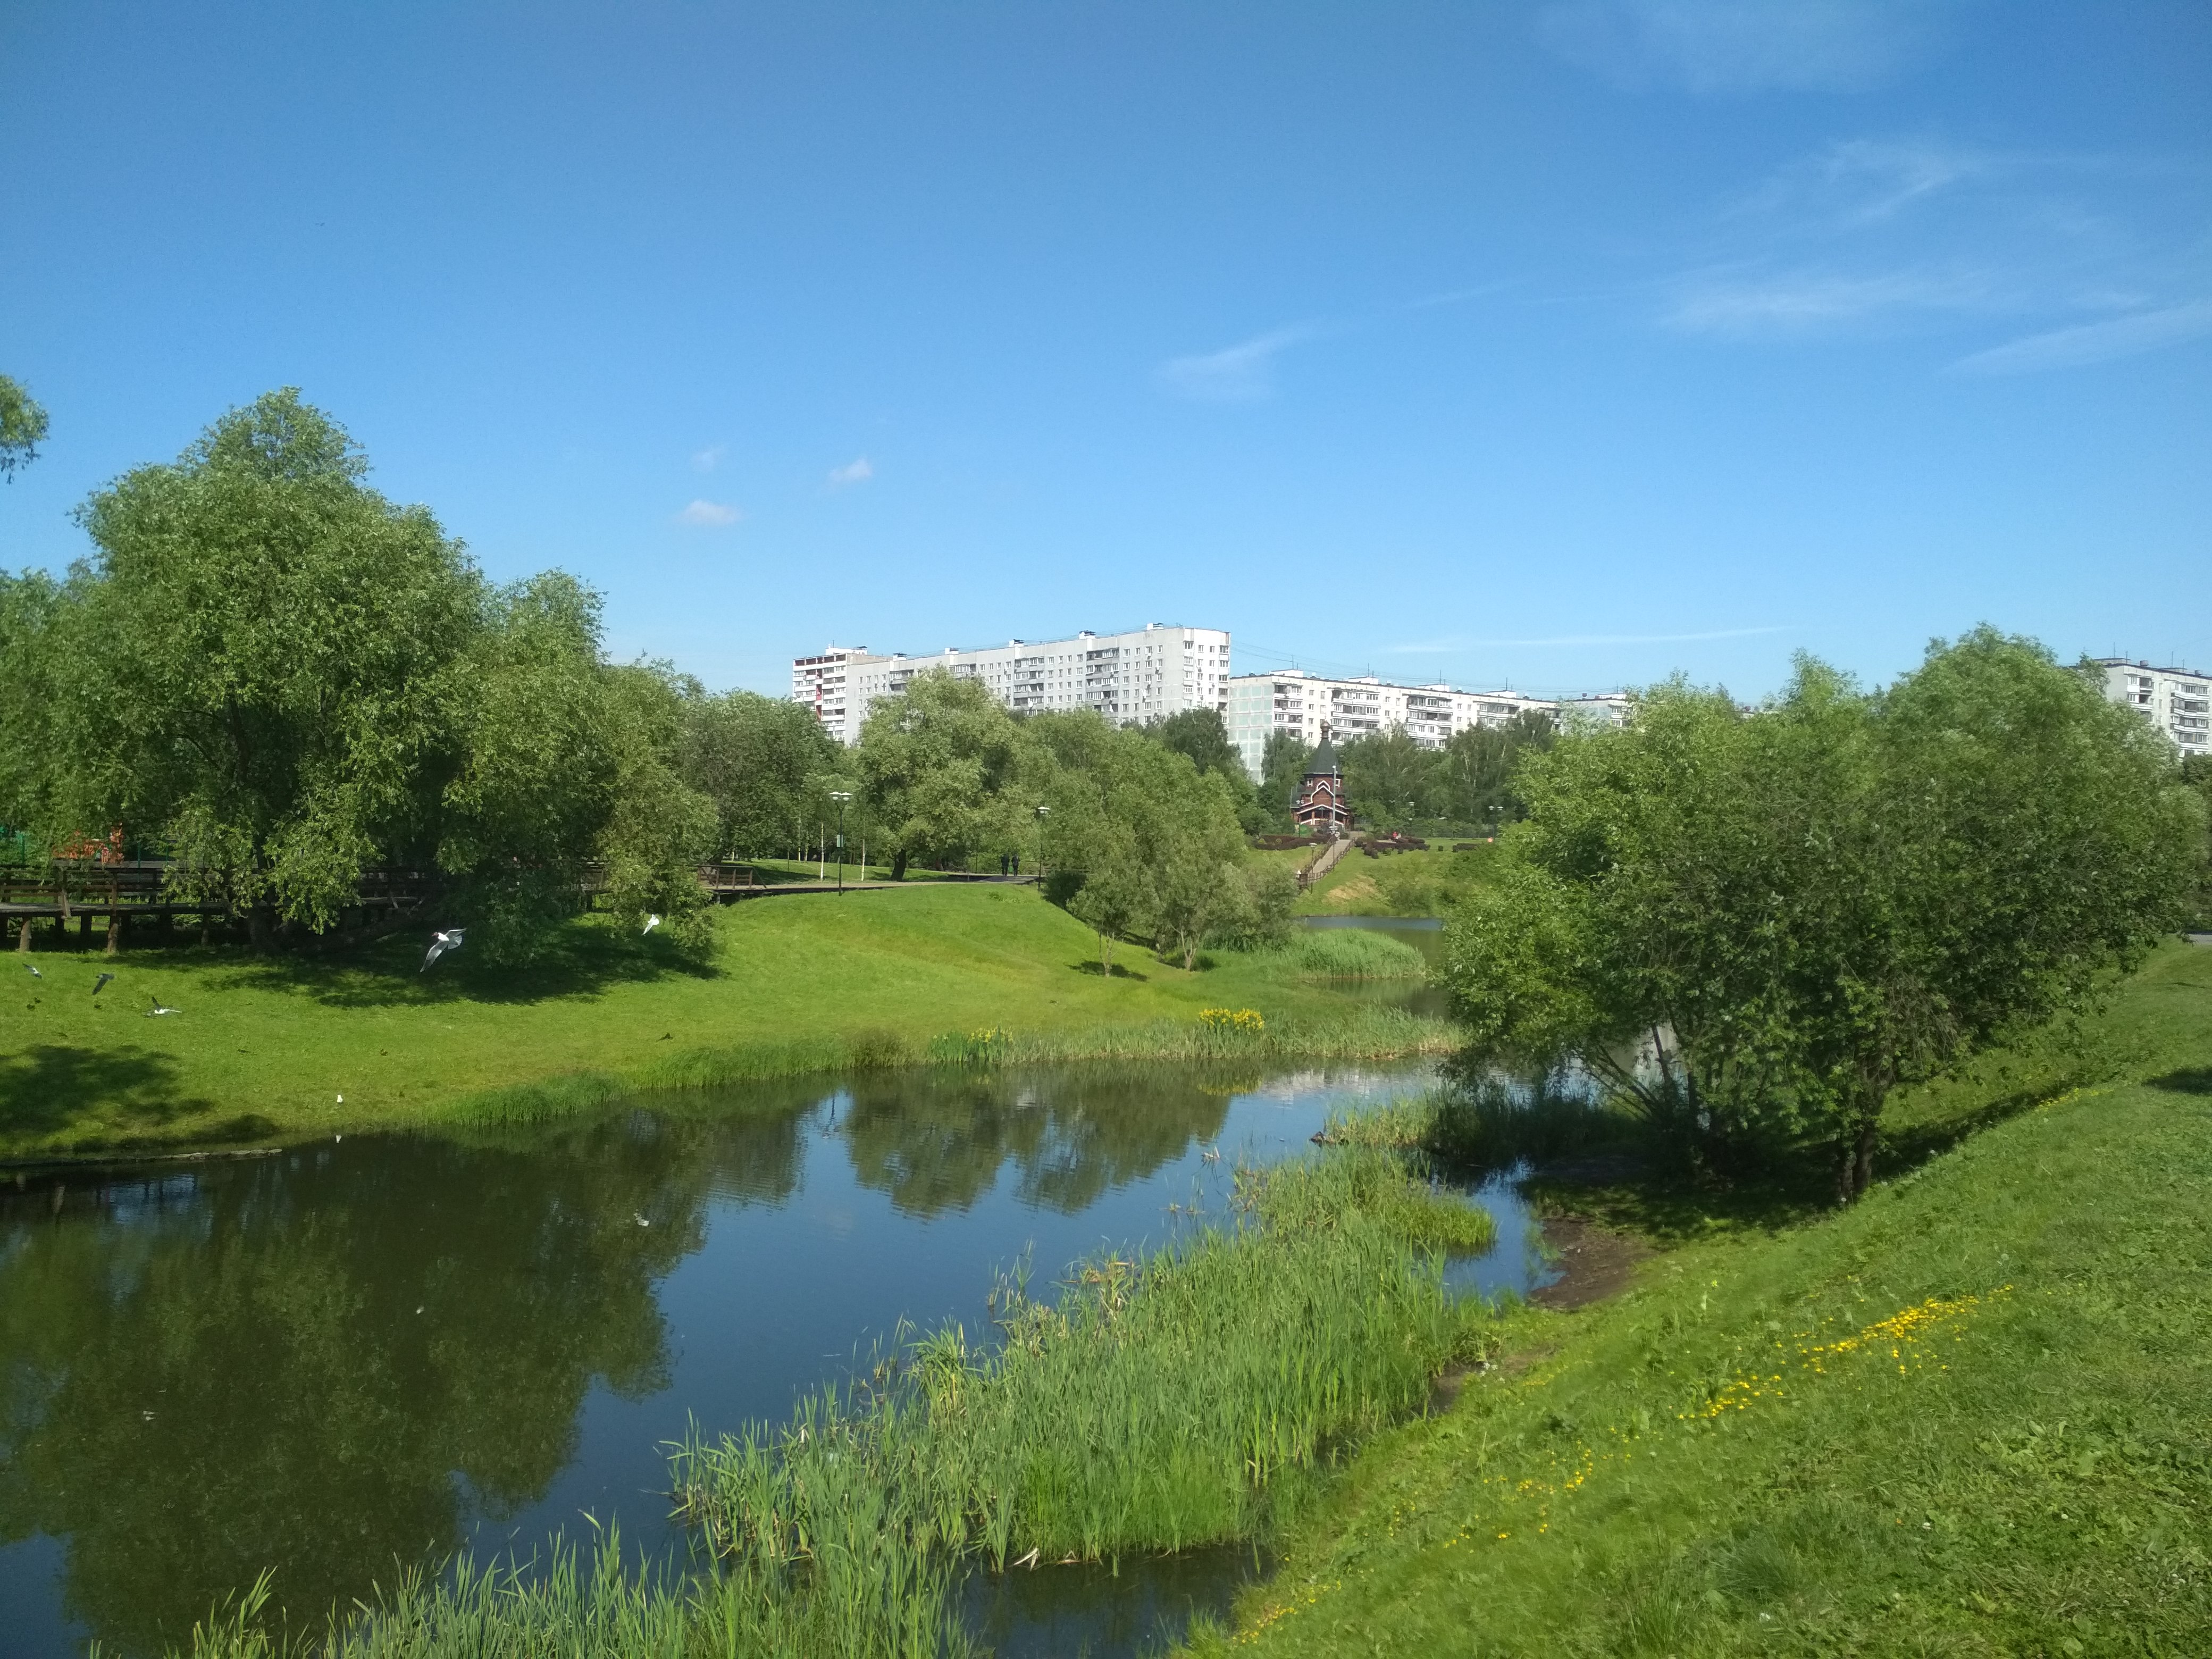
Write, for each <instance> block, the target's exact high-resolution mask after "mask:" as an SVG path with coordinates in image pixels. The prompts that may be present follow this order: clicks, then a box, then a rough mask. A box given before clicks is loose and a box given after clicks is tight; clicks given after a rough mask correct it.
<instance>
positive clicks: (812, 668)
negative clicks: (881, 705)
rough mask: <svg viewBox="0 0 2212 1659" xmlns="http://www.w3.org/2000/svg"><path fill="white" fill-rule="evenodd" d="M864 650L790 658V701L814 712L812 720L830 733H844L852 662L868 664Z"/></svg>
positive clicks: (832, 650)
mask: <svg viewBox="0 0 2212 1659" xmlns="http://www.w3.org/2000/svg"><path fill="white" fill-rule="evenodd" d="M873 660H874V659H872V658H871V657H870V656H869V655H868V648H867V647H866V646H864V645H861V646H842V645H832V646H828V647H824V648H823V653H822V654H821V655H820V656H818V657H794V658H793V659H792V662H791V700H792V702H803V703H805V705H806V706H807V707H808V708H811V709H812V710H813V711H814V718H815V719H816V720H819V721H821V722H822V724H823V726H825V727H827V728H828V729H829V731H832V732H842V731H843V730H844V729H845V721H846V714H847V709H846V706H845V696H846V691H847V689H848V688H847V681H848V678H850V674H851V665H853V664H854V662H869V661H873Z"/></svg>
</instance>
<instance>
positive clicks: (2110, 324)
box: [1951, 300, 2212, 374]
mask: <svg viewBox="0 0 2212 1659" xmlns="http://www.w3.org/2000/svg"><path fill="white" fill-rule="evenodd" d="M2207 334H2212V300H2193V301H2190V303H2188V304H2187V305H2179V306H2168V307H2166V308H2164V309H2163V310H2160V311H2139V312H2137V313H2135V314H2134V315H2133V316H2130V317H2114V318H2111V319H2107V320H2106V321H2104V322H2101V323H2079V324H2076V325H2074V326H2073V327H2071V328H2054V329H2051V330H2049V331H2045V332H2044V333H2041V334H2030V335H2028V336H2027V337H2025V338H2023V339H2018V340H2012V341H2008V342H2007V343H2005V344H2003V345H2001V346H1992V347H1990V349H1988V350H1986V351H1977V352H1975V353H1974V354H1973V355H1972V356H1969V357H1961V358H1960V360H1959V361H1958V362H1955V363H1954V364H1952V365H1951V367H1952V368H1954V369H1956V370H1958V371H1960V373H1962V374H2033V372H2035V371H2036V370H2038V369H2045V368H2080V367H2081V366H2082V365H2084V364H2087V363H2101V362H2109V361H2110V360H2111V359H2112V358H2114V357H2132V356H2136V354H2137V353H2139V352H2144V351H2156V350H2158V349H2160V347H2163V346H2170V345H2179V344H2181V343H2184V342H2185V341H2189V340H2196V339H2201V338H2203V337H2204V336H2205V335H2207Z"/></svg>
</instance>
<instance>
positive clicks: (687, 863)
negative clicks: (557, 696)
mask: <svg viewBox="0 0 2212 1659" xmlns="http://www.w3.org/2000/svg"><path fill="white" fill-rule="evenodd" d="M605 673H606V678H607V681H608V708H609V714H610V737H611V749H612V752H613V757H614V769H615V785H614V798H613V801H612V803H611V808H610V810H609V811H608V813H607V817H606V822H605V826H604V827H603V828H602V829H600V831H599V857H600V858H601V859H602V860H605V864H606V867H607V896H608V899H609V901H610V908H611V909H612V910H613V911H614V914H615V915H616V917H617V919H618V920H619V921H621V922H623V924H624V925H625V926H627V927H634V928H635V927H642V926H643V925H644V923H645V920H646V918H647V916H649V915H658V916H659V918H660V927H661V929H662V931H663V932H665V933H666V934H667V935H668V937H669V938H671V939H674V940H675V941H677V943H678V944H679V945H685V946H687V947H690V948H693V949H697V948H699V947H701V946H703V945H704V944H705V943H706V941H707V938H708V929H709V927H710V926H711V918H710V913H709V911H708V898H707V893H706V890H705V889H704V888H702V886H701V885H700V884H699V865H700V862H701V861H702V860H704V859H705V858H707V857H708V854H710V853H711V852H712V851H713V849H714V831H715V820H714V802H713V801H711V800H710V799H708V798H707V797H706V796H705V795H703V794H702V793H700V792H699V791H698V790H696V789H694V788H692V787H690V785H689V784H687V783H686V782H684V779H683V777H682V776H681V775H679V774H678V770H677V757H678V746H679V744H680V743H681V733H682V731H683V724H684V688H683V686H682V684H680V682H679V681H678V677H677V676H676V674H675V673H674V672H673V671H671V669H670V668H669V667H668V665H666V664H665V663H653V662H640V663H633V664H630V665H627V666H624V667H621V668H614V669H610V670H607V671H605Z"/></svg>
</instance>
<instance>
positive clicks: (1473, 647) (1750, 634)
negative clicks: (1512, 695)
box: [1383, 627, 1790, 657]
mask: <svg viewBox="0 0 2212 1659" xmlns="http://www.w3.org/2000/svg"><path fill="white" fill-rule="evenodd" d="M1789 632H1790V629H1787V628H1780V627H1776V628H1711V629H1702V630H1700V631H1699V632H1697V633H1694V634H1558V635H1553V636H1552V637H1551V638H1549V639H1542V640H1464V639H1448V640H1424V641H1420V642H1419V643H1418V644H1414V645H1391V646H1385V647H1383V649H1384V651H1385V652H1386V653H1388V654H1389V655H1391V656H1396V657H1439V656H1447V655H1449V654H1450V653H1453V652H1455V651H1477V650H1493V649H1497V648H1498V647H1505V646H1578V645H1680V644H1684V643H1686V642H1687V641H1692V640H1748V639H1756V638H1758V637H1759V635H1764V634H1787V633H1789Z"/></svg>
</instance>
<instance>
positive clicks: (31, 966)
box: [23, 962, 46, 979]
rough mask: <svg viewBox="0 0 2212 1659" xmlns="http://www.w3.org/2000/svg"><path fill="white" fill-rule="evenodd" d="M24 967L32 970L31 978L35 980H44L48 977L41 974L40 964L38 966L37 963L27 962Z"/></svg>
mask: <svg viewBox="0 0 2212 1659" xmlns="http://www.w3.org/2000/svg"><path fill="white" fill-rule="evenodd" d="M23 966H25V967H26V968H27V969H30V970H31V977H32V978H33V979H44V978H45V977H46V975H44V974H42V973H40V971H39V964H38V963H35V962H27V963H24V964H23Z"/></svg>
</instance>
